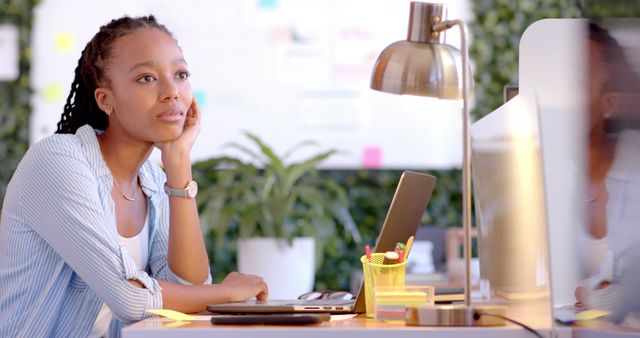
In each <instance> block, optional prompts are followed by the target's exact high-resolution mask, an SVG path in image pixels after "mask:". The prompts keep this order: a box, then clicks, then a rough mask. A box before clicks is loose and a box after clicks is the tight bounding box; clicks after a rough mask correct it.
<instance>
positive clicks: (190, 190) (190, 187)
mask: <svg viewBox="0 0 640 338" xmlns="http://www.w3.org/2000/svg"><path fill="white" fill-rule="evenodd" d="M164 192H166V193H167V195H169V196H178V197H186V198H195V197H196V195H197V194H198V183H196V181H189V183H187V185H186V186H185V187H184V189H172V188H170V187H169V186H168V185H167V182H165V183H164Z"/></svg>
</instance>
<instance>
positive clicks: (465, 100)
mask: <svg viewBox="0 0 640 338" xmlns="http://www.w3.org/2000/svg"><path fill="white" fill-rule="evenodd" d="M453 26H458V27H459V28H460V49H461V54H462V137H463V153H462V181H463V185H462V226H463V229H464V269H465V279H464V281H465V285H464V302H465V305H467V306H470V305H471V133H470V130H469V126H470V121H469V120H470V114H469V46H468V44H467V26H466V25H465V24H464V22H463V21H462V20H447V21H443V22H439V23H436V24H434V25H433V30H434V31H437V32H442V31H444V30H447V29H449V28H452V27H453Z"/></svg>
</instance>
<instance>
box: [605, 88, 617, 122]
mask: <svg viewBox="0 0 640 338" xmlns="http://www.w3.org/2000/svg"><path fill="white" fill-rule="evenodd" d="M601 102H602V103H601V105H602V107H601V108H602V110H601V111H602V115H603V116H604V117H605V118H608V117H612V116H614V115H616V114H617V113H618V110H619V108H620V101H619V97H618V94H617V93H611V92H609V93H604V94H603V95H602V101H601Z"/></svg>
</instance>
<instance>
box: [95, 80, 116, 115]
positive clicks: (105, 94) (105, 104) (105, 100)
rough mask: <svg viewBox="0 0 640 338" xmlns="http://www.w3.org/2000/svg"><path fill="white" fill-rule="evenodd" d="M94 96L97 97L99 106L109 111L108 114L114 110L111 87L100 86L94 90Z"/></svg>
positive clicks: (106, 111)
mask: <svg viewBox="0 0 640 338" xmlns="http://www.w3.org/2000/svg"><path fill="white" fill-rule="evenodd" d="M93 96H94V97H95V99H96V103H97V104H98V108H100V110H102V111H104V112H105V113H107V115H108V114H109V113H110V112H111V111H112V110H113V104H112V103H111V101H112V99H111V91H110V90H109V89H106V88H102V87H98V88H96V90H95V91H94V92H93Z"/></svg>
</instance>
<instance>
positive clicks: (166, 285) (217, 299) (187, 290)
mask: <svg viewBox="0 0 640 338" xmlns="http://www.w3.org/2000/svg"><path fill="white" fill-rule="evenodd" d="M158 283H159V284H160V286H161V287H162V307H163V308H165V309H170V310H175V311H180V312H184V313H196V312H202V311H205V310H206V309H207V305H209V304H219V303H225V302H228V301H230V300H231V299H230V292H229V290H228V287H226V286H224V285H222V284H213V285H180V284H175V283H171V282H166V281H158Z"/></svg>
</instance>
